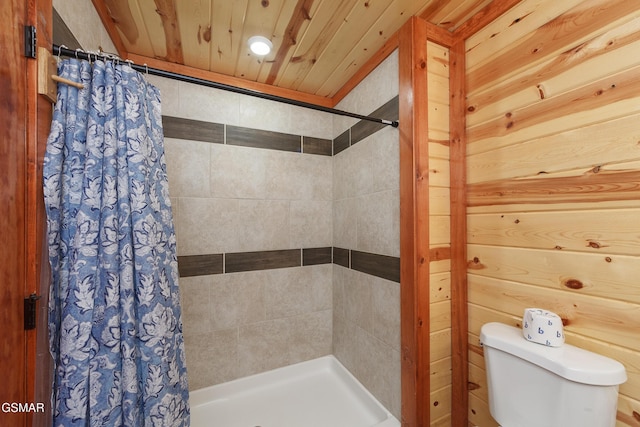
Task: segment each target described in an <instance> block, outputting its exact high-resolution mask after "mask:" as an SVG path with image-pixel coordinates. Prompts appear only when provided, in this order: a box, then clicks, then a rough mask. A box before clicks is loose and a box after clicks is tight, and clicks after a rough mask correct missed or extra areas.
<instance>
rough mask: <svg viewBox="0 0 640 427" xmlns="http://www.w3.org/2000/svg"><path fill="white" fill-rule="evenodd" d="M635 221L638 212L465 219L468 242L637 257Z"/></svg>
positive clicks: (639, 227) (639, 246)
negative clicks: (466, 221)
mask: <svg viewBox="0 0 640 427" xmlns="http://www.w3.org/2000/svg"><path fill="white" fill-rule="evenodd" d="M603 218H607V220H606V221H603V220H602V219H603ZM639 218H640V209H610V210H585V211H555V210H554V211H549V212H544V211H543V212H535V213H534V212H509V213H487V214H476V215H470V216H469V222H468V224H467V226H468V230H469V234H468V242H469V243H471V244H480V245H498V246H510V247H520V248H532V249H550V250H561V251H576V252H587V253H591V254H598V255H602V256H611V255H634V256H640V239H639V238H638V236H640V221H638V219H639ZM619 224H626V227H625V228H624V229H621V228H620V225H619Z"/></svg>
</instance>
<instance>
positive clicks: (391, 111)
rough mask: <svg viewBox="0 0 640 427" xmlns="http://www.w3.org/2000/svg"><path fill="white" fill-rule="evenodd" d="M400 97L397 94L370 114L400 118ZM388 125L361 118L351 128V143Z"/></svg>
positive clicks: (388, 118)
mask: <svg viewBox="0 0 640 427" xmlns="http://www.w3.org/2000/svg"><path fill="white" fill-rule="evenodd" d="M398 100H399V98H398V97H397V96H396V97H394V98H392V99H391V100H390V101H388V102H386V103H385V104H384V105H383V106H382V107H380V108H378V109H377V110H375V111H374V112H372V113H371V114H369V115H370V116H373V117H377V118H380V119H386V120H398V117H399V115H400V113H399V101H398ZM386 127H387V125H383V124H380V123H375V122H370V121H367V120H360V121H359V122H358V123H356V124H355V125H353V127H352V128H351V145H354V144H355V143H357V142H360V141H362V140H363V139H365V138H366V137H368V136H369V135H373V134H374V133H376V132H377V131H379V130H381V129H384V128H386Z"/></svg>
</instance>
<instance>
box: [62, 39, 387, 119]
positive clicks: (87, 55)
mask: <svg viewBox="0 0 640 427" xmlns="http://www.w3.org/2000/svg"><path fill="white" fill-rule="evenodd" d="M53 54H54V55H57V56H68V57H72V58H77V59H84V60H87V61H95V60H97V59H102V60H107V61H122V62H126V63H127V64H129V65H130V66H131V68H133V69H134V70H136V71H139V72H141V73H146V74H151V75H154V76H159V77H165V78H169V79H172V80H179V81H182V82H186V83H193V84H197V85H200V86H206V87H211V88H214V89H221V90H226V91H228V92H234V93H239V94H242V95H248V96H254V97H257V98H262V99H266V100H269V101H275V102H282V103H285V104H289V105H295V106H298V107H304V108H309V109H312V110H317V111H322V112H325V113H331V114H337V115H340V116H347V117H353V118H356V119H360V120H367V121H370V122H376V123H380V124H383V125H388V126H393V127H394V128H397V127H398V121H397V120H385V119H379V118H377V117H371V116H364V115H360V114H356V113H350V112H348V111H343V110H337V109H335V108H329V107H323V106H321V105H315V104H311V103H308V102H302V101H296V100H294V99H289V98H284V97H281V96H276V95H270V94H267V93H262V92H257V91H254V90H250V89H243V88H240V87H236V86H231V85H227V84H223V83H217V82H213V81H210V80H205V79H200V78H198V77H191V76H187V75H185V74H179V73H173V72H171V71H165V70H161V69H159V68H152V67H147V66H146V65H138V64H134V63H133V62H132V61H125V60H123V59H120V58H117V57H114V56H113V55H109V54H106V55H105V54H97V53H93V52H85V51H82V50H71V49H67V48H66V47H64V46H58V45H55V44H54V45H53Z"/></svg>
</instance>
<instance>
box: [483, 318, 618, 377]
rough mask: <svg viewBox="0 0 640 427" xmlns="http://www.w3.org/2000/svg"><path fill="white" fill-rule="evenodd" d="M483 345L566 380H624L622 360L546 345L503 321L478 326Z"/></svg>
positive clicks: (568, 346) (567, 345)
mask: <svg viewBox="0 0 640 427" xmlns="http://www.w3.org/2000/svg"><path fill="white" fill-rule="evenodd" d="M480 342H481V343H482V345H483V346H487V347H492V348H496V349H498V350H502V351H504V352H506V353H510V354H513V355H514V356H518V357H520V358H521V359H524V360H527V361H529V362H531V363H533V364H535V365H538V366H540V367H541V368H544V369H546V370H548V371H551V372H553V373H555V374H556V375H560V376H561V377H563V378H566V379H568V380H571V381H574V382H579V383H583V384H591V385H602V386H611V385H618V384H622V383H624V382H625V381H626V380H627V374H626V372H625V369H624V366H623V365H622V363H620V362H618V361H616V360H613V359H610V358H608V357H605V356H602V355H600V354H597V353H592V352H590V351H587V350H584V349H582V348H578V347H574V346H572V345H570V344H564V345H563V346H561V347H547V346H544V345H541V344H536V343H533V342H531V341H527V340H526V339H525V338H524V337H523V336H522V330H521V329H518V328H514V327H513V326H509V325H505V324H503V323H497V322H492V323H487V324H485V325H483V326H482V328H481V330H480Z"/></svg>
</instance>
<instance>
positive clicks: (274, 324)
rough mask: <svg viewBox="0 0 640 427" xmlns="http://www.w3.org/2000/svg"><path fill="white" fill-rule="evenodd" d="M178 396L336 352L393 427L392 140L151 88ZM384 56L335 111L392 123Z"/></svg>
mask: <svg viewBox="0 0 640 427" xmlns="http://www.w3.org/2000/svg"><path fill="white" fill-rule="evenodd" d="M149 79H150V80H151V81H152V82H153V83H154V84H156V85H157V86H158V87H159V88H160V89H161V92H162V98H163V116H164V126H165V141H166V142H165V144H166V158H167V168H168V173H169V180H170V189H171V195H172V199H173V200H172V202H173V207H174V218H175V224H176V233H177V237H178V255H179V261H180V262H179V264H180V274H181V278H180V286H181V293H182V301H183V322H184V335H185V341H186V348H187V364H188V372H189V381H190V387H191V389H198V388H202V387H206V386H208V385H213V384H217V383H220V382H224V381H229V380H232V379H235V378H238V377H242V376H245V375H250V374H254V373H258V372H262V371H265V370H268V369H273V368H276V367H280V366H285V365H288V364H291V363H296V362H300V361H304V360H308V359H312V358H315V357H319V356H322V355H326V354H332V353H333V354H335V355H336V357H338V358H339V359H340V361H341V362H342V363H343V364H345V366H347V368H349V369H350V370H351V371H352V373H353V374H354V375H356V377H358V379H359V380H360V381H361V382H362V383H363V384H364V385H365V386H366V387H367V388H368V389H369V390H370V391H371V392H372V393H373V394H374V395H375V396H376V397H377V398H378V399H379V400H380V401H381V402H382V403H383V404H384V405H385V406H387V407H388V408H389V409H390V410H392V412H393V413H394V414H395V415H396V416H399V414H400V356H399V354H400V352H399V349H400V333H399V332H400V320H399V319H400V313H399V310H400V306H399V183H398V175H399V171H398V163H399V161H398V133H397V130H396V129H394V128H391V127H385V126H379V125H376V124H371V123H370V122H359V121H358V120H353V119H349V118H347V119H344V118H341V117H338V116H331V115H328V114H326V113H321V112H316V111H313V110H308V109H303V108H300V107H295V106H289V105H286V104H279V103H274V102H269V101H264V100H260V99H256V98H251V97H247V96H242V95H238V94H233V93H228V92H222V91H218V90H214V89H206V88H202V87H198V86H194V85H190V84H187V83H180V82H175V81H167V80H165V79H161V78H155V77H153V76H150V77H149ZM397 80H398V78H397V55H395V54H394V55H392V56H391V57H390V58H388V59H387V60H386V61H385V62H384V63H383V64H382V65H381V66H380V67H379V68H378V69H377V70H376V71H374V72H373V73H372V74H371V75H370V76H369V77H368V78H367V79H365V81H364V82H363V83H361V84H360V85H359V86H358V87H357V88H356V89H355V90H354V91H353V92H352V93H351V94H350V95H349V96H348V97H347V98H345V99H344V100H343V102H342V103H341V104H340V105H339V106H338V108H340V109H344V110H347V111H353V112H357V113H361V114H369V113H372V112H374V110H376V111H375V115H377V116H379V117H383V118H397V104H398V103H397V93H398V92H397Z"/></svg>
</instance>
